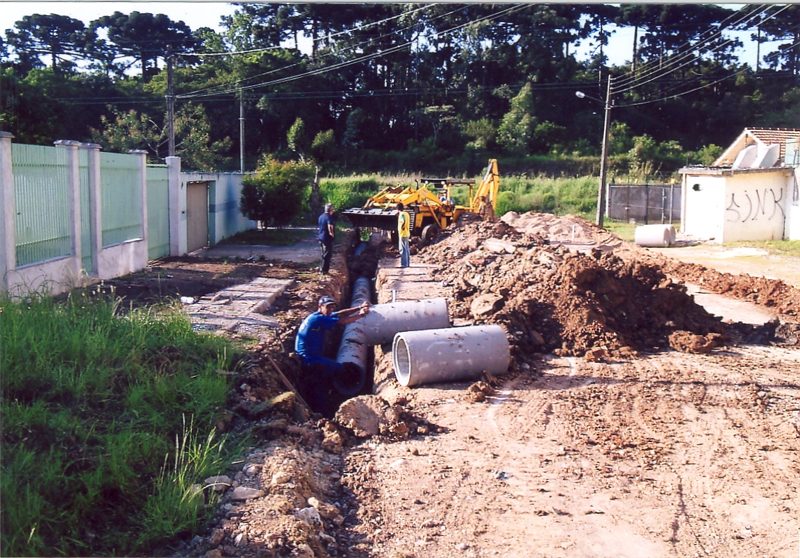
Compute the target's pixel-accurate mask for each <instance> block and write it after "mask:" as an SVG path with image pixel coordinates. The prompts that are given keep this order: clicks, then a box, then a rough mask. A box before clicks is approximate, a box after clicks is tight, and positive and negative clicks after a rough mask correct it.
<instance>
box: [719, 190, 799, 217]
mask: <svg viewBox="0 0 800 558" xmlns="http://www.w3.org/2000/svg"><path fill="white" fill-rule="evenodd" d="M783 205H784V202H783V188H779V189H778V192H777V193H776V192H775V189H774V188H762V189H761V190H755V191H754V192H752V193H751V192H748V191H747V190H745V191H744V192H742V193H740V194H739V195H738V196H737V195H736V194H734V193H732V194H731V195H730V196H728V204H727V206H726V207H725V220H726V221H728V222H729V223H744V222H746V221H755V220H757V219H759V218H764V219H766V220H767V221H772V219H774V218H775V217H776V216H778V218H779V219H781V220H785V219H786V212H785V211H784V209H783Z"/></svg>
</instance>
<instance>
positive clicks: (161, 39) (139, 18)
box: [91, 11, 198, 82]
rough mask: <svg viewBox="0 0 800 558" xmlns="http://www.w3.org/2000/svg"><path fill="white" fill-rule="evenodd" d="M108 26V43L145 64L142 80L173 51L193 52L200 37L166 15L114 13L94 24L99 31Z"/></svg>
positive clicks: (142, 65)
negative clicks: (161, 59)
mask: <svg viewBox="0 0 800 558" xmlns="http://www.w3.org/2000/svg"><path fill="white" fill-rule="evenodd" d="M102 28H105V29H106V30H107V31H108V40H109V42H110V43H111V44H112V45H113V46H114V47H116V49H117V50H118V51H119V53H120V54H122V55H124V56H130V57H132V58H134V59H136V60H137V61H138V62H139V63H140V64H141V67H142V79H143V80H144V81H145V82H147V81H150V78H151V77H152V76H153V75H154V74H155V73H156V72H157V71H158V59H159V58H165V57H166V56H167V55H168V54H169V52H170V51H178V52H190V51H194V50H195V49H196V48H197V46H198V39H197V37H195V36H194V35H192V30H191V29H190V28H189V27H188V26H187V25H186V24H185V23H183V22H180V21H179V22H174V21H172V20H170V19H169V17H167V16H166V15H164V14H158V15H153V14H149V13H139V12H136V11H134V12H131V13H130V15H126V14H123V13H122V12H114V13H113V14H112V15H110V16H103V17H101V18H99V19H97V20H95V21H93V22H92V23H91V29H92V31H94V32H97V30H98V29H102Z"/></svg>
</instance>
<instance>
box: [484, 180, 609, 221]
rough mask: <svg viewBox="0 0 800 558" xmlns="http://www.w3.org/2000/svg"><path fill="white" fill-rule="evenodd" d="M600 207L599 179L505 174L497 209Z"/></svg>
mask: <svg viewBox="0 0 800 558" xmlns="http://www.w3.org/2000/svg"><path fill="white" fill-rule="evenodd" d="M596 208H597V179H596V178H594V177H591V176H584V177H579V178H548V177H544V176H542V177H534V178H525V177H517V176H512V177H507V178H501V182H500V193H499V195H498V197H497V208H496V212H497V214H498V215H502V214H504V213H507V212H509V211H516V212H517V213H525V212H526V211H536V212H539V213H555V214H559V215H564V214H567V213H572V214H576V215H586V214H589V213H592V212H593V211H595V210H596Z"/></svg>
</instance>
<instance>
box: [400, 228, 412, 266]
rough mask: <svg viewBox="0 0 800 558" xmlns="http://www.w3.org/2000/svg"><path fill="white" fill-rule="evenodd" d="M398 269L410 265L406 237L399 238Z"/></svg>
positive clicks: (409, 253)
mask: <svg viewBox="0 0 800 558" xmlns="http://www.w3.org/2000/svg"><path fill="white" fill-rule="evenodd" d="M399 248H400V267H408V266H410V265H411V252H410V251H409V250H410V242H409V238H408V237H407V236H401V237H400V246H399Z"/></svg>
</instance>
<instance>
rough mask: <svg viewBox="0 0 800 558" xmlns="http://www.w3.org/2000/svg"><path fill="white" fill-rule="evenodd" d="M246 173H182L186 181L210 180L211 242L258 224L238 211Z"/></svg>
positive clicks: (209, 227)
mask: <svg viewBox="0 0 800 558" xmlns="http://www.w3.org/2000/svg"><path fill="white" fill-rule="evenodd" d="M245 176H246V175H244V174H241V173H207V172H191V173H181V182H182V183H183V184H186V182H207V183H208V237H209V244H210V245H211V246H214V245H215V244H217V243H219V242H221V241H222V240H223V239H225V238H228V237H230V236H233V235H234V234H236V233H238V232H241V231H245V230H248V229H254V228H256V227H257V226H258V223H257V222H256V221H251V220H250V219H247V218H246V217H245V216H244V215H242V213H241V211H239V199H240V198H241V194H242V179H243V178H244V177H245ZM184 225H185V218H184Z"/></svg>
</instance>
